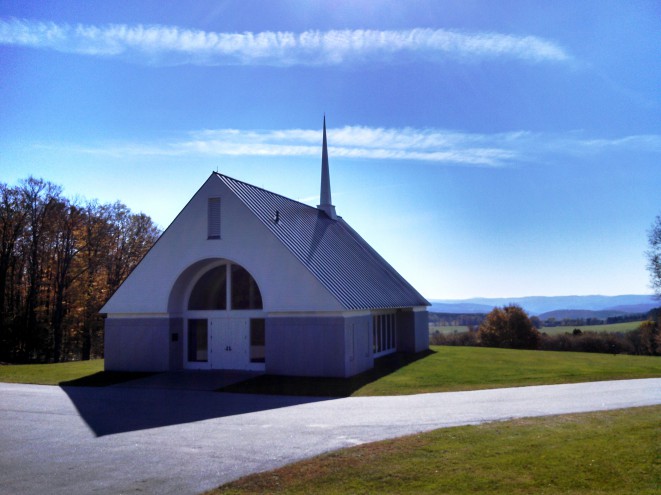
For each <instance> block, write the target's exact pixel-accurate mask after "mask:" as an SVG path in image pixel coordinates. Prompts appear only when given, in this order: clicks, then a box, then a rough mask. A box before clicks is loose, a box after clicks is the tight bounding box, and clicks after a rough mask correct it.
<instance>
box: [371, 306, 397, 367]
mask: <svg viewBox="0 0 661 495" xmlns="http://www.w3.org/2000/svg"><path fill="white" fill-rule="evenodd" d="M372 349H373V352H374V357H380V356H385V355H386V354H391V353H393V352H395V351H396V350H397V325H396V320H395V313H394V312H388V313H380V314H375V315H373V316H372Z"/></svg>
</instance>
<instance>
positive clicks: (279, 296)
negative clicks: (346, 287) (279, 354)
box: [101, 174, 341, 315]
mask: <svg viewBox="0 0 661 495" xmlns="http://www.w3.org/2000/svg"><path fill="white" fill-rule="evenodd" d="M209 197H220V198H221V239H218V240H208V239H207V199H208V198H209ZM220 258H223V259H228V260H231V261H233V262H236V263H238V264H240V265H242V266H243V267H244V268H246V269H247V270H248V271H249V272H250V273H251V275H252V276H253V277H254V278H255V280H256V281H257V284H258V285H259V288H260V290H261V293H262V300H263V304H264V310H265V311H337V310H340V309H341V307H340V304H339V303H338V301H337V300H336V299H335V298H334V297H333V296H332V295H331V294H330V293H329V292H328V291H327V290H326V289H325V288H324V287H323V286H322V285H321V284H320V283H319V282H318V281H317V279H316V278H315V277H314V276H313V275H312V274H311V273H310V272H309V271H308V270H307V269H306V268H305V267H303V266H302V265H301V264H300V262H299V261H298V260H297V259H296V258H295V257H294V255H293V254H291V253H290V252H289V251H288V250H287V248H285V247H284V246H283V245H282V244H281V243H280V241H279V240H277V239H276V238H275V236H274V235H273V234H272V233H271V232H270V231H269V230H268V229H267V228H266V227H265V226H264V225H263V224H262V223H261V221H260V220H259V219H257V218H256V217H255V216H254V215H253V214H252V212H250V211H249V210H248V208H247V207H246V206H245V205H244V204H243V203H242V202H241V201H240V200H239V199H238V198H236V196H235V195H234V194H233V193H232V192H231V191H230V190H229V189H228V188H227V187H226V186H225V185H224V184H223V183H222V181H221V180H220V179H219V178H218V177H217V176H216V175H214V174H212V175H211V177H209V179H208V180H207V182H205V184H204V185H203V186H202V187H201V188H200V190H199V191H198V192H197V193H196V194H195V196H194V197H193V198H192V199H191V201H190V202H189V203H188V204H187V205H186V207H185V208H184V209H183V210H182V212H181V213H180V214H179V215H178V216H177V218H176V219H175V220H174V222H173V223H172V224H171V225H170V227H168V229H167V230H166V231H165V233H164V234H163V235H162V236H161V238H160V239H159V240H158V242H157V243H156V244H155V245H154V247H153V248H152V249H151V251H150V252H149V253H148V254H147V256H146V257H145V258H144V259H143V260H142V262H141V263H140V264H139V265H138V266H137V267H136V269H135V270H134V271H133V273H132V274H131V275H130V276H129V278H128V279H127V280H126V281H125V282H124V284H123V285H122V286H121V287H120V288H119V289H118V291H117V292H116V293H115V294H114V295H113V296H112V297H111V298H110V300H109V301H108V303H107V304H106V305H105V306H104V307H103V308H102V309H101V312H102V313H107V314H109V315H112V314H136V313H137V314H139V313H166V312H168V311H169V312H170V313H171V314H172V313H173V312H174V313H175V314H176V313H178V312H179V311H181V310H182V309H183V306H181V305H182V304H183V300H180V301H178V303H179V305H180V306H179V307H178V310H179V311H177V308H173V301H172V300H171V298H170V291H171V290H172V288H173V287H174V286H175V282H177V280H178V279H179V277H180V275H182V274H183V276H184V278H187V277H190V276H192V274H191V273H190V270H189V271H188V272H186V273H184V272H185V271H186V269H187V268H188V267H190V266H191V265H193V264H194V263H196V262H200V261H201V260H213V259H220ZM187 282H188V281H187V280H183V281H182V280H181V279H179V285H180V286H182V287H185V286H186V284H187ZM180 290H183V289H181V287H180ZM182 297H183V296H182ZM174 302H175V303H177V298H175V300H174ZM175 305H176V304H175Z"/></svg>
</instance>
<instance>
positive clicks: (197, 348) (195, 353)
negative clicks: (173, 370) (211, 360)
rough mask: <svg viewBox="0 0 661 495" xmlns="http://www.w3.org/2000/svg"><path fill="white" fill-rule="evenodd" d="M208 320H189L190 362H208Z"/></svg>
mask: <svg viewBox="0 0 661 495" xmlns="http://www.w3.org/2000/svg"><path fill="white" fill-rule="evenodd" d="M207 332H208V329H207V320H197V319H196V320H188V361H190V362H198V363H200V362H206V361H207V359H208V357H209V354H208V340H207V335H208V333H207Z"/></svg>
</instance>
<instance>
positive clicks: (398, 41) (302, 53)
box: [0, 18, 571, 66]
mask: <svg viewBox="0 0 661 495" xmlns="http://www.w3.org/2000/svg"><path fill="white" fill-rule="evenodd" d="M0 44H4V45H16V46H27V47H33V48H40V49H50V50H56V51H61V52H68V53H78V54H82V55H94V56H104V57H122V58H125V59H128V60H131V61H134V62H144V63H149V64H165V65H167V64H197V65H271V66H292V65H308V66H323V65H339V64H344V63H351V62H356V61H363V60H370V61H380V62H389V61H394V60H398V61H401V60H407V59H415V58H423V59H426V60H431V61H434V60H443V59H447V58H453V59H495V58H511V59H519V60H523V61H527V62H542V61H551V62H562V61H567V60H569V59H570V58H571V57H570V56H569V54H567V52H566V51H565V50H563V48H562V47H560V46H559V45H557V44H556V43H553V42H552V41H549V40H545V39H542V38H539V37H536V36H515V35H509V34H502V33H491V32H472V33H471V32H462V31H453V30H446V29H426V28H416V29H408V30H385V31H383V30H369V29H356V30H349V29H345V30H331V31H304V32H301V33H293V32H282V31H278V32H275V31H264V32H258V33H253V32H244V33H222V32H212V31H201V30H193V29H185V28H182V27H178V26H160V25H142V24H137V25H126V24H110V25H104V26H94V25H84V24H76V25H70V24H57V23H53V22H42V21H33V20H29V19H15V18H11V19H4V20H0Z"/></svg>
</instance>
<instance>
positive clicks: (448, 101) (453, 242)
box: [0, 0, 661, 299]
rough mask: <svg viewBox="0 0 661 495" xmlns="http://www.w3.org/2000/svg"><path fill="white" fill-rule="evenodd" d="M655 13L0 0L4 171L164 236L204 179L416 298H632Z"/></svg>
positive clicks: (641, 277)
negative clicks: (361, 256)
mask: <svg viewBox="0 0 661 495" xmlns="http://www.w3.org/2000/svg"><path fill="white" fill-rule="evenodd" d="M660 33H661V4H659V3H658V2H657V1H629V2H621V1H607V0H606V1H605V0H600V1H594V2H591V1H583V2H572V1H558V2H544V1H539V2H533V1H530V2H523V1H500V2H491V1H407V2H394V1H392V2H390V1H369V2H368V1H362V2H361V1H355V0H354V1H347V2H341V1H335V2H303V1H282V2H280V1H272V2H266V1H250V0H248V1H236V2H221V1H209V2H207V1H199V0H198V1H196V2H193V3H184V2H168V1H154V2H149V1H142V2H140V1H105V2H87V1H70V0H69V1H66V2H47V1H40V2H29V1H28V2H24V1H22V2H14V1H6V0H2V1H0V64H1V68H0V94H2V98H0V180H1V181H2V182H5V183H8V184H16V183H17V182H18V181H19V180H20V179H22V178H26V177H28V176H29V175H33V176H36V177H43V178H44V179H47V180H50V181H52V182H54V183H56V184H59V185H61V186H63V188H64V192H65V194H66V195H67V196H68V197H74V196H77V197H85V198H90V199H91V198H97V199H99V200H101V201H104V202H111V201H115V200H120V201H122V202H124V203H125V204H127V205H128V206H129V207H130V208H131V209H133V210H134V211H143V212H145V213H147V214H149V215H150V216H151V217H152V218H153V219H154V220H155V221H156V222H157V223H158V224H159V225H160V226H161V227H166V226H167V225H168V224H169V223H170V222H171V221H172V219H173V218H174V217H175V215H176V214H177V213H178V212H179V211H180V210H181V208H182V207H183V206H184V205H185V204H186V202H187V201H188V199H189V198H190V197H191V196H192V195H193V194H194V193H195V191H196V190H197V189H198V188H199V187H200V185H201V184H202V183H203V182H204V181H205V180H206V178H207V177H208V175H209V174H210V173H211V172H212V171H215V170H218V171H219V172H221V173H224V174H226V175H229V176H231V177H234V178H237V179H240V180H244V181H246V182H249V183H252V184H255V185H258V186H262V187H264V188H266V189H269V190H272V191H275V192H278V193H280V194H283V195H285V196H288V197H292V198H294V199H298V200H300V201H303V202H306V203H309V204H312V205H316V204H317V202H318V194H319V175H320V161H321V124H322V117H323V114H324V112H325V113H326V116H327V123H328V141H329V155H330V167H331V183H332V192H333V202H334V203H335V205H336V207H337V212H338V214H339V215H341V216H343V217H344V219H345V220H347V221H348V222H349V223H350V224H351V225H352V226H353V227H354V228H355V229H356V230H357V231H358V232H360V233H361V235H362V236H363V237H365V238H366V239H367V240H368V242H370V243H371V244H372V245H373V246H374V247H375V248H376V249H377V250H378V251H379V252H380V253H381V254H382V255H383V256H384V257H385V258H386V259H387V260H388V261H390V263H391V264H392V265H393V266H394V267H395V268H396V269H397V270H398V271H399V272H400V273H402V275H404V276H405V277H406V278H407V279H409V280H410V281H411V282H412V283H413V285H414V286H415V287H416V288H418V290H420V291H421V292H422V293H423V294H424V295H425V296H426V297H428V298H443V299H461V298H468V297H474V296H482V297H515V296H532V295H574V294H578V295H587V294H605V295H615V294H627V293H642V294H645V293H650V292H651V290H650V288H649V283H648V274H647V271H646V269H645V256H644V251H645V250H646V241H647V239H646V237H647V230H648V229H649V227H650V226H651V224H652V222H653V220H654V217H655V216H656V215H657V214H659V213H661V201H659V186H660V185H661V91H660V88H661V57H660V56H659V47H660V46H661V45H660V43H661V35H660Z"/></svg>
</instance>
